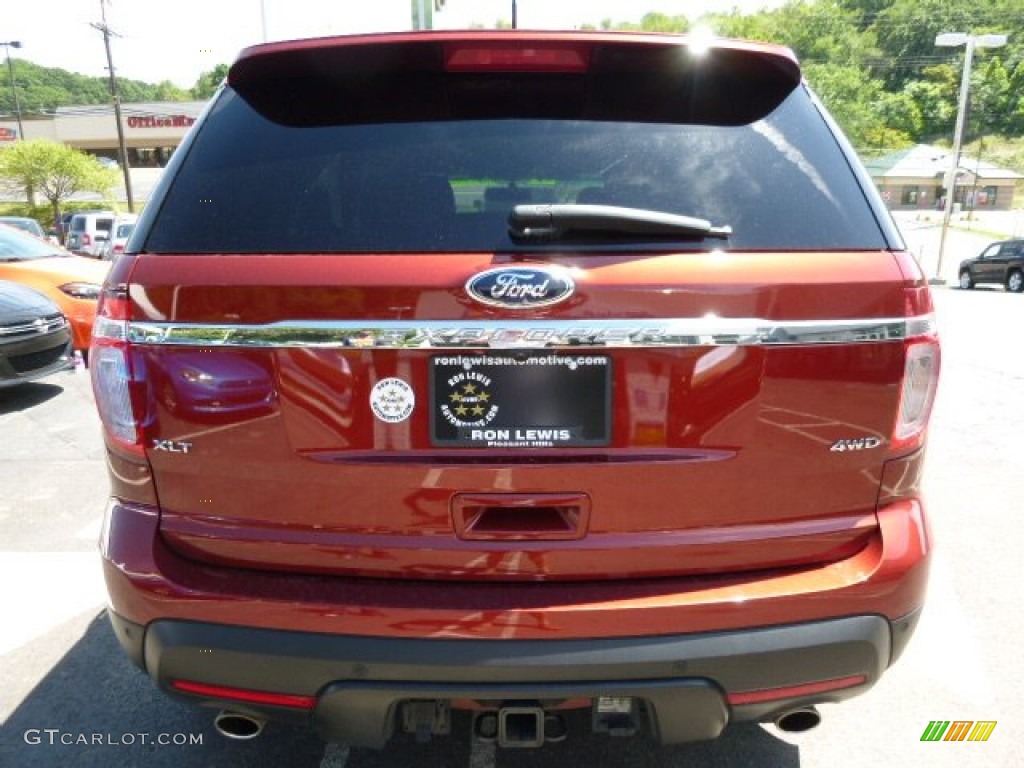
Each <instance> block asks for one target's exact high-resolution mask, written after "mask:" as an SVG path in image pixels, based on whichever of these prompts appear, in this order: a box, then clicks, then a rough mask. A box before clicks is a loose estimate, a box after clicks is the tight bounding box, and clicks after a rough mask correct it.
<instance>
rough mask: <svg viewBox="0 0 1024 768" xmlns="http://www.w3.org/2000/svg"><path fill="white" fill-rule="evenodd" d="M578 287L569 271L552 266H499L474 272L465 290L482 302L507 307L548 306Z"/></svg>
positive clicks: (562, 299)
mask: <svg viewBox="0 0 1024 768" xmlns="http://www.w3.org/2000/svg"><path fill="white" fill-rule="evenodd" d="M575 290H576V284H575V283H574V282H573V281H572V278H571V277H569V274H568V273H567V272H565V271H564V270H561V269H556V268H552V267H499V268H498V269H488V270H487V271H486V272H481V273H480V274H478V275H473V277H471V278H470V279H469V280H468V281H467V282H466V292H467V293H468V294H469V295H470V296H472V297H473V298H474V299H476V300H477V301H479V302H481V303H482V304H488V305H490V306H492V307H502V308H505V309H534V308H535V307H549V306H551V305H552V304H557V303H558V302H560V301H565V300H566V299H568V298H569V297H570V296H572V294H573V291H575Z"/></svg>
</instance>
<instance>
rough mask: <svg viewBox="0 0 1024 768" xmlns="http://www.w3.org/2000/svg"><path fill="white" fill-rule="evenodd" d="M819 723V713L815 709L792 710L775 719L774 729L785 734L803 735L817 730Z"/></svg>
mask: <svg viewBox="0 0 1024 768" xmlns="http://www.w3.org/2000/svg"><path fill="white" fill-rule="evenodd" d="M820 723H821V713H820V712H818V710H817V708H815V707H801V708H800V709H793V710H790V711H789V712H784V713H783V714H781V715H779V716H778V717H777V718H776V719H775V727H776V728H778V729H779V730H780V731H785V732H786V733H803V732H804V731H809V730H811V729H812V728H817V727H818V725H819V724H820Z"/></svg>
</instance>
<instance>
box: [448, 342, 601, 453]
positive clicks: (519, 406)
mask: <svg viewBox="0 0 1024 768" xmlns="http://www.w3.org/2000/svg"><path fill="white" fill-rule="evenodd" d="M430 367H431V375H430V381H431V388H432V391H431V402H432V407H431V426H430V430H431V439H432V441H433V444H434V445H436V446H444V447H467V448H468V447H472V448H574V447H583V446H602V445H608V444H609V443H610V441H611V368H612V364H611V359H610V358H609V357H608V356H606V355H567V354H559V355H556V354H549V353H535V352H530V353H523V352H508V353H505V352H496V353H487V354H483V355H468V354H456V355H450V356H438V357H434V358H433V359H432V360H431V362H430Z"/></svg>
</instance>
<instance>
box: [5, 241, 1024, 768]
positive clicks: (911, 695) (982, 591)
mask: <svg viewBox="0 0 1024 768" xmlns="http://www.w3.org/2000/svg"><path fill="white" fill-rule="evenodd" d="M916 234H917V235H918V236H919V237H920V238H922V240H921V242H922V243H923V242H926V241H927V238H928V237H930V236H933V235H934V232H929V231H924V230H922V231H921V232H919V233H916ZM910 239H911V237H910V234H909V233H908V240H910ZM989 239H990V238H989ZM987 241H988V239H986V238H983V237H980V236H978V235H963V234H961V233H957V234H956V236H955V237H954V238H953V243H952V245H951V249H952V250H951V255H949V256H947V258H948V259H949V260H950V261H949V262H947V264H948V263H951V262H955V261H957V260H958V259H959V258H961V257H964V256H967V255H973V254H974V253H975V252H976V251H977V250H979V249H980V245H981V244H983V243H984V242H987ZM936 302H937V306H938V316H939V323H940V330H941V334H942V337H943V342H944V350H943V355H944V357H943V380H942V384H941V387H940V392H939V399H938V402H937V405H936V410H935V414H934V418H933V422H932V432H931V438H930V445H929V457H928V466H927V477H926V487H927V491H928V494H929V502H930V507H929V508H930V514H931V518H932V521H933V526H934V528H935V535H936V539H937V541H938V547H939V548H938V551H937V554H936V559H935V564H934V570H933V578H932V582H931V588H930V595H929V602H928V605H927V608H926V611H925V614H924V617H923V619H922V622H921V624H920V626H919V627H918V630H917V635H916V637H915V638H914V640H913V642H912V643H911V645H910V647H909V649H908V650H907V652H906V654H905V655H904V657H903V658H902V659H901V660H900V662H899V663H898V664H897V666H896V667H894V669H893V670H891V672H890V673H889V674H888V675H887V676H886V677H885V678H884V679H883V680H882V682H881V683H880V684H879V685H878V686H877V687H876V688H875V689H874V690H872V691H871V692H869V693H868V694H866V695H864V696H862V697H860V698H858V699H855V700H853V701H851V702H848V703H847V704H845V705H842V706H836V707H831V706H825V707H822V708H821V709H822V714H823V717H824V720H823V723H822V725H821V726H820V727H819V728H817V729H816V730H814V731H811V732H809V733H806V734H801V735H799V736H791V735H783V734H780V733H778V732H777V731H775V730H774V729H773V728H772V727H770V726H769V727H761V726H756V725H746V726H742V727H733V728H730V729H728V730H727V732H726V735H725V736H724V737H723V738H722V739H720V740H719V741H717V742H714V743H708V744H696V745H687V746H681V747H674V748H671V749H660V748H658V747H655V746H653V745H651V744H648V743H646V742H644V741H641V740H609V739H607V738H598V737H596V736H592V735H589V734H587V733H586V729H585V728H584V727H582V724H576V725H578V726H579V727H575V728H573V729H572V730H571V731H570V735H569V738H568V739H567V740H566V741H565V742H563V743H561V744H555V745H551V746H550V747H548V748H546V749H545V750H544V751H533V750H497V751H496V750H494V749H493V748H492V747H487V746H484V745H480V744H472V743H470V740H469V738H468V723H465V722H463V723H461V724H460V723H459V722H458V721H457V722H456V724H455V726H456V727H455V729H454V730H455V734H454V735H453V736H452V737H451V738H450V739H448V740H435V741H434V742H432V743H430V744H428V745H426V746H421V745H416V744H414V743H413V742H412V741H411V739H398V740H396V741H395V742H393V743H392V744H391V745H390V746H389V747H388V748H387V749H386V750H384V751H383V752H370V751H365V750H357V749H348V748H347V747H345V746H343V745H325V744H323V743H322V742H320V741H319V740H318V739H317V738H316V737H314V736H312V735H311V734H309V733H306V732H304V731H302V730H299V729H293V728H289V727H285V726H280V725H276V724H271V725H270V726H268V728H267V730H266V731H265V733H264V734H263V735H262V736H261V737H260V738H258V739H256V740H255V741H251V742H244V743H241V742H231V741H228V740H226V739H224V738H222V737H221V736H219V735H218V734H216V732H215V731H214V729H213V725H212V718H213V714H214V713H213V712H212V711H201V710H197V709H193V708H191V707H188V706H184V705H181V704H178V703H176V702H173V701H171V700H169V699H167V698H165V697H164V696H163V695H161V694H159V693H158V692H157V691H156V690H155V689H154V688H153V686H152V685H151V684H150V682H149V680H148V679H147V678H146V677H145V676H143V675H142V674H141V673H138V672H137V671H136V670H135V669H134V668H133V667H132V666H131V665H130V664H129V663H128V661H127V660H126V659H124V658H123V657H122V654H121V652H120V650H119V648H118V647H117V645H116V643H115V641H114V638H113V636H112V634H111V632H110V629H109V626H108V625H107V623H106V620H105V618H104V616H103V605H104V592H103V586H102V581H101V579H100V575H99V568H98V561H97V555H96V552H95V539H96V536H97V533H98V527H99V523H100V514H101V511H102V507H103V504H104V499H105V497H106V494H107V479H106V470H105V467H104V463H103V453H102V448H101V442H100V437H99V427H98V422H97V420H96V417H95V414H94V412H93V405H92V395H91V391H90V388H89V382H88V376H87V375H86V374H85V373H84V372H82V371H79V372H77V373H65V374H59V375H56V376H53V377H50V378H49V379H47V380H45V381H43V382H41V383H35V384H30V385H26V386H24V387H21V388H19V389H17V390H0V579H2V582H0V583H2V585H3V586H2V588H0V611H2V613H3V615H4V616H6V617H7V618H6V619H5V620H4V621H3V622H2V626H0V681H2V684H0V766H17V767H18V768H21V767H22V766H26V767H28V766H57V765H62V766H63V765H70V766H111V765H124V766H243V765H244V766H272V765H274V766H276V765H290V766H325V767H330V768H337V767H339V766H352V767H353V768H368V767H370V766H395V767H397V766H409V765H417V766H418V765H429V766H473V767H474V768H484V767H485V766H491V765H498V766H518V765H523V766H526V765H529V766H539V767H542V768H543V767H545V766H560V768H565V767H566V766H605V765H607V766H645V767H650V766H656V767H657V766H664V767H666V768H667V767H669V766H783V767H786V768H796V766H803V767H805V768H808V767H810V766H862V765H863V766H902V765H914V764H920V765H928V766H947V765H948V766H958V767H959V766H964V765H986V766H1011V765H1024V746H1022V745H1024V725H1022V721H1024V714H1021V713H1022V712H1024V694H1022V683H1024V664H1022V662H1021V654H1020V651H1019V638H1020V637H1022V636H1024V619H1022V612H1021V610H1020V607H1019V598H1018V595H1019V588H1020V587H1019V585H1020V584H1021V573H1022V572H1021V565H1020V563H1021V554H1020V553H1021V552H1022V551H1024V526H1021V524H1020V517H1021V513H1024V496H1022V494H1021V493H1020V490H1019V488H1018V486H1017V481H1018V478H1019V477H1020V475H1021V472H1020V456H1019V448H1020V446H1021V444H1022V440H1024V438H1022V435H1024V408H1022V407H1021V404H1022V403H1024V345H1022V344H1021V341H1020V339H1021V329H1022V328H1024V296H1021V295H1012V294H1007V293H1005V292H1004V291H1002V290H1000V289H990V290H975V291H960V290H958V289H955V288H940V289H938V290H937V291H936ZM932 720H950V721H955V720H971V721H981V720H985V721H995V722H996V723H997V725H996V727H995V729H994V731H993V732H992V735H991V737H990V738H989V740H988V741H987V742H935V743H930V742H922V741H921V736H922V733H923V732H924V730H925V728H926V727H927V726H928V723H929V722H930V721H932ZM460 725H461V726H462V727H460Z"/></svg>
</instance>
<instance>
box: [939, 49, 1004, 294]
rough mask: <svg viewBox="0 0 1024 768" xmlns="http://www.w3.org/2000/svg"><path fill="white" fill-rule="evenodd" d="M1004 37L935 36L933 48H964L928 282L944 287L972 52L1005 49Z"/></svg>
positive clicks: (967, 100)
mask: <svg viewBox="0 0 1024 768" xmlns="http://www.w3.org/2000/svg"><path fill="white" fill-rule="evenodd" d="M1006 40H1007V36H1006V35H968V34H965V33H964V32H943V33H942V34H941V35H938V36H936V38H935V45H937V46H941V47H946V48H955V47H957V46H960V45H963V46H966V47H965V50H964V69H963V75H962V77H961V78H960V99H959V102H958V104H957V110H956V127H955V128H954V130H953V155H952V158H951V161H950V167H949V172H948V173H947V174H946V179H945V182H946V183H945V185H944V186H945V187H946V205H945V206H944V207H943V211H942V232H941V234H940V235H939V262H938V264H936V265H935V277H934V278H932V280H931V281H930V282H932V283H934V284H937V285H945V284H946V281H945V279H944V278H943V277H942V260H943V258H944V257H945V255H946V233H947V232H948V231H949V220H950V218H951V216H952V213H953V197H954V194H955V192H956V177H957V172H958V168H959V165H960V147H961V145H962V142H963V137H964V122H965V120H966V117H967V107H968V104H969V96H968V94H969V93H970V90H971V63H972V61H973V60H974V49H975V48H999V47H1001V46H1003V45H1006Z"/></svg>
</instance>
